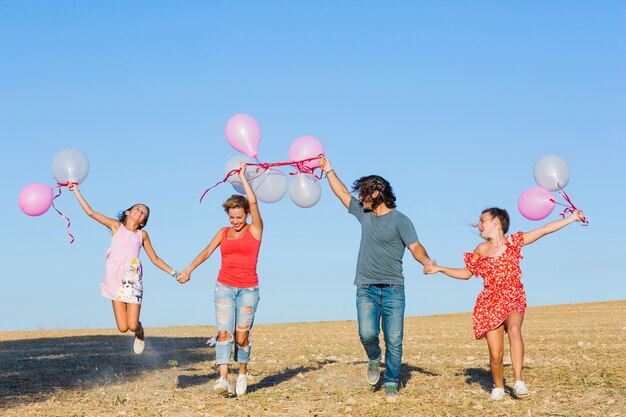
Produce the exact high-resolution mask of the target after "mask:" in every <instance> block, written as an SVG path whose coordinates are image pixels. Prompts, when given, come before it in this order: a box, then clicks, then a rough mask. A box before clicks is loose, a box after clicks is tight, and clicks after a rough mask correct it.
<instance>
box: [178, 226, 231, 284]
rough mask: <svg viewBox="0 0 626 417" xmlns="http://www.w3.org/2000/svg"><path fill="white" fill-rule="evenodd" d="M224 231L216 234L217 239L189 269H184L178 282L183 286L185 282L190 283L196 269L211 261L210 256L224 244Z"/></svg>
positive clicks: (215, 238)
mask: <svg viewBox="0 0 626 417" xmlns="http://www.w3.org/2000/svg"><path fill="white" fill-rule="evenodd" d="M222 230H223V229H220V230H218V231H217V233H216V234H215V237H213V239H212V240H211V242H209V244H208V245H207V247H206V248H204V249H203V250H202V252H200V253H199V254H198V256H196V257H195V259H194V260H193V261H191V263H190V264H189V266H188V267H187V268H185V269H183V270H182V271H181V272H180V274H179V275H178V278H177V279H178V282H180V283H181V284H184V283H185V282H187V281H189V280H190V279H191V273H192V272H193V271H194V269H196V268H197V267H198V266H200V264H202V262H204V261H206V260H207V259H209V256H211V254H212V253H213V252H214V251H215V249H217V247H218V246H219V245H220V243H222Z"/></svg>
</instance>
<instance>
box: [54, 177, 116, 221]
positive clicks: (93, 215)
mask: <svg viewBox="0 0 626 417" xmlns="http://www.w3.org/2000/svg"><path fill="white" fill-rule="evenodd" d="M67 188H68V189H69V190H70V191H73V192H74V195H75V196H76V199H77V200H78V203H79V204H80V206H81V207H82V208H83V210H84V211H85V213H87V216H89V217H91V218H92V219H94V220H95V221H97V222H98V223H100V224H102V225H104V226H106V227H108V228H109V229H111V230H112V231H113V232H115V231H116V230H117V228H118V227H119V226H120V222H119V221H118V220H117V219H112V218H110V217H107V216H105V215H103V214H100V213H98V212H97V211H95V210H93V209H92V208H91V206H89V204H88V203H87V201H86V200H85V198H84V197H83V195H82V194H81V193H80V190H79V189H78V185H77V184H69V185H68V187H67Z"/></svg>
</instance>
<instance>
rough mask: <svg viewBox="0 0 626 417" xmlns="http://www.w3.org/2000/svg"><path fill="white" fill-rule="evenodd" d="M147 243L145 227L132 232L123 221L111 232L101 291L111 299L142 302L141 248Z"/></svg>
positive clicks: (135, 302)
mask: <svg viewBox="0 0 626 417" xmlns="http://www.w3.org/2000/svg"><path fill="white" fill-rule="evenodd" d="M142 244H143V237H142V234H141V230H137V231H136V232H131V231H129V230H128V229H126V227H124V225H123V224H121V225H120V227H119V228H118V229H117V232H116V233H115V235H113V236H111V247H110V248H109V249H108V250H107V254H106V264H105V274H104V278H103V279H102V282H101V283H100V294H101V295H102V296H103V297H106V298H108V299H109V300H115V301H122V302H124V303H132V304H141V299H142V298H143V283H142V281H141V276H142V275H143V270H142V268H141V262H139V251H140V250H141V246H142Z"/></svg>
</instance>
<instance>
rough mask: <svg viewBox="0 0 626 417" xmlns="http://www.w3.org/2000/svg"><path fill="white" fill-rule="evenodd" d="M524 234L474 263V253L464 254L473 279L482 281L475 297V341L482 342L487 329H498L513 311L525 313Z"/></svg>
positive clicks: (510, 237)
mask: <svg viewBox="0 0 626 417" xmlns="http://www.w3.org/2000/svg"><path fill="white" fill-rule="evenodd" d="M523 245H524V233H523V232H517V233H515V234H513V235H511V236H509V238H508V239H507V241H506V242H505V243H504V245H503V246H502V248H501V249H500V250H499V251H498V253H496V254H494V255H492V256H480V257H479V258H478V259H476V260H473V257H474V254H473V253H469V252H468V253H465V255H464V260H465V266H466V267H467V269H468V270H469V271H470V272H471V273H472V274H474V275H475V276H477V277H478V276H480V277H483V278H484V280H485V281H484V289H483V291H482V292H481V293H480V294H478V298H476V306H475V307H474V314H473V328H474V336H475V337H476V339H482V338H483V337H485V334H486V333H487V332H488V331H489V330H493V329H495V328H496V327H498V326H500V325H501V324H502V323H503V322H504V320H506V318H507V317H509V315H510V314H511V313H512V312H514V311H516V312H518V313H520V314H521V315H524V313H525V312H526V292H525V291H524V285H523V284H522V270H521V269H520V265H519V260H520V258H522V246H523Z"/></svg>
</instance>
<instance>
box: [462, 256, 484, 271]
mask: <svg viewBox="0 0 626 417" xmlns="http://www.w3.org/2000/svg"><path fill="white" fill-rule="evenodd" d="M463 261H464V262H465V267H466V268H467V270H468V271H470V272H471V273H472V275H474V276H476V277H478V276H480V274H481V272H482V268H481V267H480V265H481V262H480V257H478V258H476V259H474V253H473V252H466V253H464V254H463Z"/></svg>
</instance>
